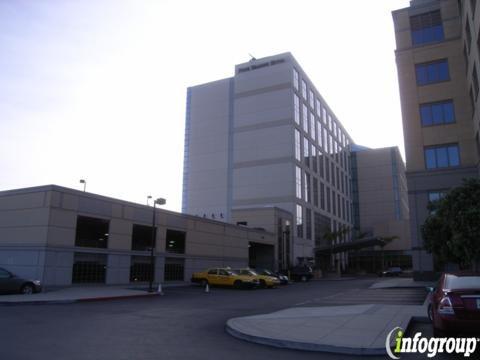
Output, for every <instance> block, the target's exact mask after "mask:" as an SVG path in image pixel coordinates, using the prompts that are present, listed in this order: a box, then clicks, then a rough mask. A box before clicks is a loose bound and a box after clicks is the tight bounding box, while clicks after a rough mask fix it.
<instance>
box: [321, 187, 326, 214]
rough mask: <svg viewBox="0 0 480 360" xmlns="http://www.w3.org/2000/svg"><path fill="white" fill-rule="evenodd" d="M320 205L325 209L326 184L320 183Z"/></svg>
mask: <svg viewBox="0 0 480 360" xmlns="http://www.w3.org/2000/svg"><path fill="white" fill-rule="evenodd" d="M320 207H321V208H322V210H325V185H323V183H322V182H321V183H320Z"/></svg>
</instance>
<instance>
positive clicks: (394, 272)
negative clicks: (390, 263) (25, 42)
mask: <svg viewBox="0 0 480 360" xmlns="http://www.w3.org/2000/svg"><path fill="white" fill-rule="evenodd" d="M402 273H403V271H402V269H401V268H399V267H389V268H388V269H387V270H384V271H382V272H380V273H379V274H378V276H400V275H402Z"/></svg>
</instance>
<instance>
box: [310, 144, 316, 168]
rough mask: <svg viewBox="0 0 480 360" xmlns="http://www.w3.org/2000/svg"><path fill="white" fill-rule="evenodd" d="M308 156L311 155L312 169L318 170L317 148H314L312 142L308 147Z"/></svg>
mask: <svg viewBox="0 0 480 360" xmlns="http://www.w3.org/2000/svg"><path fill="white" fill-rule="evenodd" d="M310 156H311V157H312V170H313V171H314V172H317V171H318V166H317V149H316V148H315V145H313V144H312V147H311V149H310Z"/></svg>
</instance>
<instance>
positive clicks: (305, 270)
mask: <svg viewBox="0 0 480 360" xmlns="http://www.w3.org/2000/svg"><path fill="white" fill-rule="evenodd" d="M290 278H291V279H292V280H293V281H302V282H305V281H309V280H310V279H311V278H313V270H312V268H311V267H310V266H307V265H300V266H295V267H294V268H293V269H292V270H290Z"/></svg>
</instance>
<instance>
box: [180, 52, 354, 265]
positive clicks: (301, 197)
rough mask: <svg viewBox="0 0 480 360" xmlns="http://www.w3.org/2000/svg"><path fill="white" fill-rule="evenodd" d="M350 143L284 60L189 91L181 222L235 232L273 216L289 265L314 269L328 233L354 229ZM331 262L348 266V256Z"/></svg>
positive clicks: (256, 62)
mask: <svg viewBox="0 0 480 360" xmlns="http://www.w3.org/2000/svg"><path fill="white" fill-rule="evenodd" d="M351 142H352V140H351V138H350V136H349V135H348V133H347V131H346V130H345V129H344V128H343V126H342V124H341V123H340V122H339V121H338V119H337V118H336V116H335V115H334V113H333V111H332V110H331V109H330V107H329V106H328V105H327V103H326V101H325V100H324V99H323V97H322V96H321V95H320V93H319V91H318V90H317V89H316V88H315V86H314V85H313V83H312V82H311V81H310V80H309V78H308V77H307V75H306V74H305V72H304V71H303V70H302V68H301V67H300V65H299V64H298V63H297V61H296V60H295V59H294V57H293V56H292V55H291V54H290V53H284V54H279V55H275V56H270V57H266V58H262V59H252V60H251V61H249V62H247V63H243V64H239V65H236V66H235V75H234V76H233V77H231V78H228V79H224V80H219V81H214V82H211V83H207V84H203V85H198V86H194V87H190V88H188V91H187V111H186V129H185V162H184V183H183V212H186V213H189V214H192V215H197V216H201V217H208V218H215V219H217V220H223V221H226V222H231V221H235V222H237V221H238V220H239V219H243V218H242V217H244V218H248V217H249V216H248V214H247V213H248V210H249V209H250V210H251V211H257V213H258V214H260V213H259V212H258V209H262V208H278V209H280V210H281V211H283V212H285V211H286V212H287V213H289V214H291V219H292V222H293V223H289V222H287V223H286V224H279V226H280V227H282V229H283V228H284V226H285V225H287V230H291V231H287V232H286V231H283V230H282V231H279V232H278V233H279V234H285V233H286V234H287V236H288V238H287V239H286V241H287V243H286V244H285V246H279V249H280V251H282V250H281V249H284V251H285V252H286V256H287V258H288V264H289V265H295V264H296V263H299V262H301V261H304V260H305V259H309V260H310V259H313V258H314V254H315V251H314V249H315V247H319V246H322V245H325V242H326V240H325V238H324V234H325V233H326V232H327V231H329V230H332V231H335V230H338V229H340V228H341V227H342V226H345V227H349V228H351V226H352V213H351V206H352V198H351V175H350V151H349V148H350V144H351ZM235 211H237V215H235V214H234V215H235V216H233V215H232V212H233V213H234V212H235ZM273 213H274V212H272V214H273ZM275 213H281V212H278V211H276V212H275ZM239 214H241V215H239ZM282 216H283V215H282ZM283 218H285V216H283ZM245 223H246V221H245ZM269 223H270V224H273V223H272V222H271V221H270V222H269ZM288 225H290V227H288ZM269 230H271V229H269ZM347 238H348V235H347V234H345V235H344V236H340V237H339V238H337V239H336V240H335V241H336V242H337V243H338V242H343V241H347ZM280 240H281V239H280ZM335 257H336V260H337V261H338V263H341V264H342V265H343V266H345V264H346V256H345V253H339V254H337V255H335ZM279 258H282V255H280V256H279ZM317 260H318V259H317ZM324 262H328V259H324ZM324 265H325V264H324Z"/></svg>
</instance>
